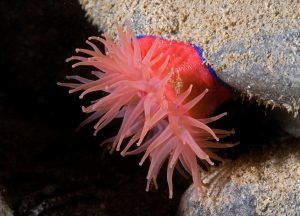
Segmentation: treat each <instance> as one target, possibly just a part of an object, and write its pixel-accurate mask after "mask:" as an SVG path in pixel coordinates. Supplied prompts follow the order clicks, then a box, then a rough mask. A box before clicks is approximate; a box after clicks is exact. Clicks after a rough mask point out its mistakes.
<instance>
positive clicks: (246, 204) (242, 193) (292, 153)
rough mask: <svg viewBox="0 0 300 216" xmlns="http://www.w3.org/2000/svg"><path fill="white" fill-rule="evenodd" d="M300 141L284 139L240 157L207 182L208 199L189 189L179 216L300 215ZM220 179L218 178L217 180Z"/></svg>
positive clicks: (210, 177)
mask: <svg viewBox="0 0 300 216" xmlns="http://www.w3.org/2000/svg"><path fill="white" fill-rule="evenodd" d="M299 161H300V140H299V139H294V138H284V139H280V140H278V141H276V142H274V143H273V144H272V145H271V146H264V147H262V148H260V149H259V150H257V151H254V152H251V153H250V154H248V155H241V156H240V158H239V159H238V160H236V161H233V162H231V163H228V164H227V165H225V166H224V167H223V168H222V169H219V170H217V172H216V173H213V174H211V175H210V176H209V177H207V178H206V179H205V181H206V182H208V183H210V186H209V187H208V189H207V191H206V193H205V198H204V199H200V200H199V201H197V200H196V199H195V197H194V193H193V188H192V187H190V188H189V189H188V190H187V191H186V192H185V194H184V195H183V197H182V200H181V205H180V208H179V212H178V215H180V216H208V215H222V216H231V215H243V216H251V215H270V216H271V215H291V216H292V215H295V216H296V215H299V212H300V164H299ZM216 176H217V177H216Z"/></svg>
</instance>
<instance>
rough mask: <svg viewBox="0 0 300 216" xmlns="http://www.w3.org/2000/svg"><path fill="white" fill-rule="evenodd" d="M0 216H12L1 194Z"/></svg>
mask: <svg viewBox="0 0 300 216" xmlns="http://www.w3.org/2000/svg"><path fill="white" fill-rule="evenodd" d="M0 215H1V216H13V212H12V210H11V209H10V208H9V207H8V206H7V204H6V203H5V201H4V199H3V197H2V195H1V194H0Z"/></svg>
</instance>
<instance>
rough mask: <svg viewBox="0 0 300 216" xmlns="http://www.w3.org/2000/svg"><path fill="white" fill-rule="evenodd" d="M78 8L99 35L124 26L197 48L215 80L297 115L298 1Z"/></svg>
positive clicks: (122, 2) (113, 0) (91, 3)
mask: <svg viewBox="0 0 300 216" xmlns="http://www.w3.org/2000/svg"><path fill="white" fill-rule="evenodd" d="M79 2H80V3H81V4H82V6H83V8H84V9H85V11H86V14H87V16H88V17H89V19H90V20H91V22H92V23H93V24H94V25H96V26H97V27H98V28H99V30H100V31H108V32H110V33H112V34H113V35H116V30H115V28H114V24H115V23H116V22H120V23H124V21H125V20H128V21H130V22H131V26H132V28H133V29H134V31H135V32H136V33H137V34H146V35H156V36H160V37H165V38H168V39H174V40H179V41H187V42H191V43H194V44H196V45H199V46H200V47H201V48H202V49H203V51H204V54H205V57H206V59H207V61H208V62H209V63H210V64H211V65H212V66H213V68H214V69H215V70H216V71H217V72H218V75H219V77H220V78H221V79H222V80H223V81H225V82H226V83H228V84H229V85H231V86H232V87H234V88H235V89H236V90H238V92H239V93H241V94H242V95H243V96H246V97H245V98H247V99H249V98H255V101H256V102H258V103H263V104H264V105H265V106H270V107H275V106H277V107H280V108H284V109H285V110H287V111H288V112H292V113H293V114H294V115H295V116H296V115H297V114H298V111H299V107H300V70H299V66H300V30H299V29H300V19H299V10H297V8H300V2H299V1H293V0H288V1H273V0H265V1H259V0H254V1H250V0H244V1H239V2H238V3H237V2H236V1H234V0H228V1H225V2H224V1H221V0H214V1H212V0H208V1H198V0H190V1H188V2H184V1H181V0H169V1H140V0H110V1H106V0H79ZM253 96H254V97H253Z"/></svg>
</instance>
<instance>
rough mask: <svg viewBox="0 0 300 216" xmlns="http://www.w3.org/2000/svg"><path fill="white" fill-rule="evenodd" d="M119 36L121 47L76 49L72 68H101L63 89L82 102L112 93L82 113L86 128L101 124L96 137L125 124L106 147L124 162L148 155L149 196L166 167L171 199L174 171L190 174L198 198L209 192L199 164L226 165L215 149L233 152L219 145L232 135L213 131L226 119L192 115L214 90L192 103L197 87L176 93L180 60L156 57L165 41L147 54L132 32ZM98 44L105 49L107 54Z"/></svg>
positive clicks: (107, 42) (109, 44)
mask: <svg viewBox="0 0 300 216" xmlns="http://www.w3.org/2000/svg"><path fill="white" fill-rule="evenodd" d="M118 36H119V41H118V42H115V41H114V40H113V39H112V38H111V37H110V36H108V35H107V34H104V38H101V37H90V38H89V40H88V41H86V43H87V44H89V45H90V47H91V50H89V49H76V52H77V53H82V55H78V56H73V57H71V58H69V59H67V61H73V60H76V61H77V62H76V63H74V64H73V65H72V67H77V66H92V67H94V68H96V69H97V71H92V72H91V73H92V74H93V75H94V77H95V79H93V80H91V79H87V78H84V77H81V76H67V79H70V80H75V82H73V81H72V82H71V83H59V85H61V86H66V87H69V88H70V91H69V92H70V93H74V92H79V91H80V92H82V93H81V95H80V98H83V97H84V96H85V95H87V94H90V93H95V92H99V91H102V92H105V93H107V94H106V96H103V97H100V98H99V99H97V100H95V101H92V102H91V104H90V105H89V106H87V107H83V108H82V110H83V112H85V113H90V116H89V117H88V118H87V119H86V120H85V121H84V122H82V124H81V126H83V125H85V124H88V123H91V122H95V124H94V130H95V132H94V135H96V134H97V133H98V132H99V131H100V130H101V129H102V128H104V127H105V126H107V125H108V124H109V123H110V122H111V121H112V120H113V119H116V118H121V119H123V120H122V124H121V126H120V129H119V131H118V133H117V134H116V136H114V137H112V138H110V139H108V140H106V141H104V143H106V144H107V145H108V146H109V148H110V150H111V152H113V151H115V150H116V151H121V155H123V156H126V155H134V154H140V153H143V154H144V155H143V157H142V159H141V161H140V165H142V164H143V163H144V161H145V160H146V159H150V167H149V171H148V175H147V187H146V190H149V186H150V183H151V182H153V183H154V185H157V183H156V177H157V175H158V173H159V171H160V169H161V167H162V165H163V164H164V163H165V162H166V163H167V182H168V186H169V196H170V198H172V196H173V183H172V176H173V171H174V168H178V169H179V170H182V168H183V169H184V170H185V171H187V172H188V173H189V174H190V175H191V176H192V179H193V182H194V185H195V188H197V192H198V190H201V188H202V186H203V183H202V181H201V178H200V171H201V170H202V168H201V167H202V166H201V165H199V163H201V164H202V165H204V166H206V165H213V164H214V162H213V160H221V159H220V158H219V157H218V156H217V155H216V154H214V153H213V151H211V149H213V148H224V147H230V146H232V144H227V143H218V142H216V141H219V138H223V137H226V136H228V135H230V134H232V131H225V130H220V129H211V128H210V127H209V126H207V124H208V123H210V122H213V121H216V120H218V119H219V118H221V117H223V116H224V115H226V113H222V114H220V115H217V116H214V117H209V118H196V117H193V115H192V114H191V112H190V111H191V109H193V108H194V107H195V106H197V104H199V103H201V101H202V100H203V98H205V97H206V95H207V93H208V91H209V89H208V88H204V89H203V91H202V92H201V93H200V94H198V95H197V96H195V97H192V98H191V96H192V94H191V93H192V91H193V88H194V87H193V85H192V84H190V85H188V86H187V88H185V89H184V88H180V87H181V86H180V85H179V90H178V88H177V87H178V85H177V86H175V87H174V82H173V81H172V80H174V77H176V76H177V77H178V73H177V74H176V70H175V69H176V68H174V67H173V66H172V64H171V62H172V59H173V60H174V59H175V58H176V56H174V55H173V54H171V53H168V52H166V53H161V54H154V53H157V52H155V51H156V50H157V47H158V46H159V43H160V40H161V39H160V38H156V39H154V40H153V42H152V44H151V46H149V47H148V48H147V49H145V48H143V47H142V46H141V44H140V40H139V39H137V38H136V36H135V35H134V33H133V31H132V30H131V29H130V28H127V29H126V30H125V31H123V30H122V27H121V26H118ZM92 41H94V42H92ZM95 42H97V43H98V42H100V43H102V44H104V46H105V52H104V53H102V52H101V51H100V50H99V48H98V47H97V46H96V45H95ZM177 72H178V71H177ZM177 84H178V83H177ZM214 140H215V141H214Z"/></svg>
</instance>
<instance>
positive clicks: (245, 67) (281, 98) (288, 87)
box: [208, 26, 300, 115]
mask: <svg viewBox="0 0 300 216" xmlns="http://www.w3.org/2000/svg"><path fill="white" fill-rule="evenodd" d="M299 27H300V26H299ZM208 58H209V59H210V60H211V61H212V62H214V66H215V68H217V69H218V70H220V72H219V73H218V75H219V77H220V78H221V79H222V80H223V81H225V82H226V83H228V84H229V85H231V86H232V87H234V88H235V89H238V90H240V91H242V92H245V93H246V94H247V96H248V97H252V96H257V97H258V98H259V99H261V100H263V101H264V103H265V104H266V105H271V106H273V104H280V105H282V106H284V107H285V108H286V109H287V110H288V111H290V112H293V113H295V115H297V113H298V110H299V105H300V69H299V68H300V29H292V30H287V31H282V32H274V33H273V34H262V35H258V36H255V37H253V38H245V39H243V40H240V41H235V42H234V43H227V44H225V45H223V46H222V48H221V49H220V50H218V51H217V52H216V53H208ZM228 58H232V59H231V60H230V61H228ZM229 62H230V64H229Z"/></svg>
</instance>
